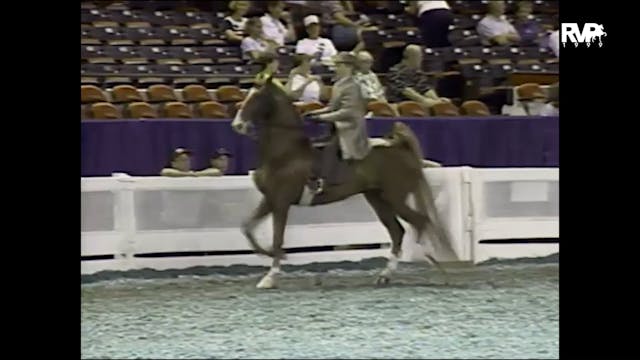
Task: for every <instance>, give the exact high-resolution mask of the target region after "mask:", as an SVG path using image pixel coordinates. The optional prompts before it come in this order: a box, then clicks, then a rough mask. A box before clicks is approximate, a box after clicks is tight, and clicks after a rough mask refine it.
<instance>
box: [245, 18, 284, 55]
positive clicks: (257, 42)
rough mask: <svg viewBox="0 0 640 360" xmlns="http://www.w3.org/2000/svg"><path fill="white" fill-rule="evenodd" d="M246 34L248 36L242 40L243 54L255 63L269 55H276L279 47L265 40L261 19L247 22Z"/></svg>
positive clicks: (252, 19)
mask: <svg viewBox="0 0 640 360" xmlns="http://www.w3.org/2000/svg"><path fill="white" fill-rule="evenodd" d="M246 32H247V34H248V36H247V37H245V38H244V39H242V43H241V44H240V48H242V53H243V54H244V55H245V56H248V57H249V58H250V59H251V60H254V61H255V60H257V59H258V58H260V57H262V56H265V55H267V54H275V51H276V48H277V46H278V45H277V44H276V43H275V42H273V41H269V40H267V39H265V38H264V35H263V33H262V22H261V21H260V19H259V18H251V19H249V20H247V25H246Z"/></svg>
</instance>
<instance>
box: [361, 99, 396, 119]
mask: <svg viewBox="0 0 640 360" xmlns="http://www.w3.org/2000/svg"><path fill="white" fill-rule="evenodd" d="M367 111H370V112H372V113H373V116H379V117H394V116H395V111H393V108H392V107H391V105H390V104H389V103H386V102H382V101H371V102H370V103H369V104H367Z"/></svg>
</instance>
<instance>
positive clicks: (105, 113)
mask: <svg viewBox="0 0 640 360" xmlns="http://www.w3.org/2000/svg"><path fill="white" fill-rule="evenodd" d="M91 118H92V119H121V118H122V116H121V114H120V111H118V108H116V107H115V106H114V105H113V104H111V103H108V102H99V103H94V104H92V105H91Z"/></svg>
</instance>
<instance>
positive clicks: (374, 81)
mask: <svg viewBox="0 0 640 360" xmlns="http://www.w3.org/2000/svg"><path fill="white" fill-rule="evenodd" d="M356 61H357V62H356V72H355V74H354V76H353V78H354V80H355V81H356V83H358V85H360V91H361V92H362V97H363V98H364V99H365V100H366V101H367V102H372V101H380V102H385V103H386V102H387V98H386V97H385V95H384V87H383V86H382V84H381V83H380V79H378V75H376V73H374V72H373V71H371V66H373V56H371V54H370V53H369V52H368V51H364V50H363V51H360V52H359V53H358V54H357V55H356ZM391 109H392V110H393V111H394V113H395V116H399V114H398V111H397V109H396V108H395V107H394V106H391ZM372 115H373V114H372V113H368V114H367V117H371V116H372Z"/></svg>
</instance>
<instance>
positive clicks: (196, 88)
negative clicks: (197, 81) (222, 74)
mask: <svg viewBox="0 0 640 360" xmlns="http://www.w3.org/2000/svg"><path fill="white" fill-rule="evenodd" d="M182 100H183V101H184V102H185V103H194V102H203V101H211V100H212V99H211V95H210V94H209V92H208V91H207V88H205V87H204V86H202V85H188V86H186V87H185V88H184V89H182Z"/></svg>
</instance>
